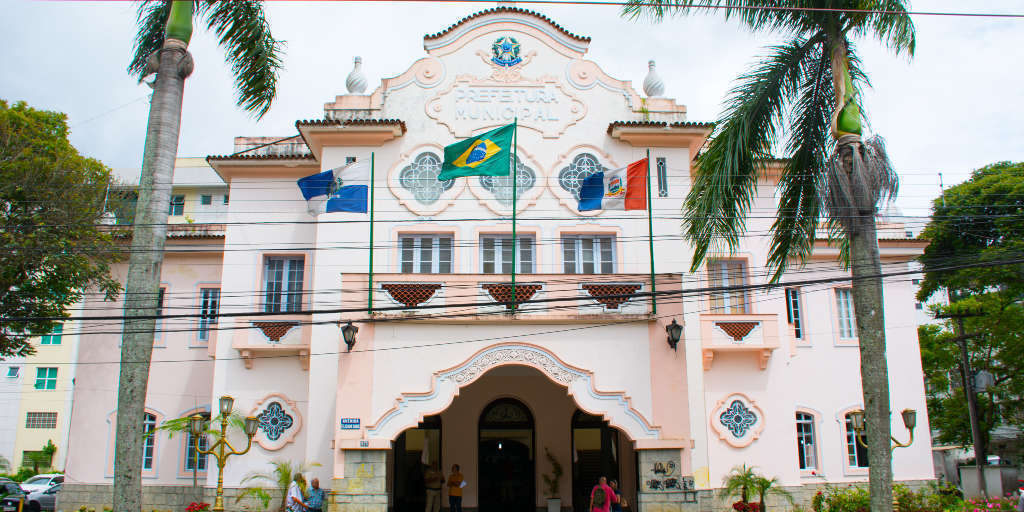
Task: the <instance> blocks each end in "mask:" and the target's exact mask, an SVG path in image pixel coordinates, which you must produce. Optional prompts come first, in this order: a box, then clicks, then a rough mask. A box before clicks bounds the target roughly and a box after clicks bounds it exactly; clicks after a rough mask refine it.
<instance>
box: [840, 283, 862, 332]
mask: <svg viewBox="0 0 1024 512" xmlns="http://www.w3.org/2000/svg"><path fill="white" fill-rule="evenodd" d="M836 311H838V312H839V338H840V339H844V340H852V339H854V338H856V337H857V323H856V321H855V320H854V317H853V292H852V291H851V290H850V289H849V288H836Z"/></svg>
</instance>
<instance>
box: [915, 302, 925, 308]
mask: <svg viewBox="0 0 1024 512" xmlns="http://www.w3.org/2000/svg"><path fill="white" fill-rule="evenodd" d="M914 309H924V304H921V303H920V302H915V303H914Z"/></svg>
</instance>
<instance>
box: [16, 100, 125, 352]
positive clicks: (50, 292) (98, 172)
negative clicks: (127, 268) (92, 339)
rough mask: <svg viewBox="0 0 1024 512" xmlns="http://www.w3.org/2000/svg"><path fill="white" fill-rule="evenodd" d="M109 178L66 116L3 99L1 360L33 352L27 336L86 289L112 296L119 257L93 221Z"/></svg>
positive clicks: (49, 326)
mask: <svg viewBox="0 0 1024 512" xmlns="http://www.w3.org/2000/svg"><path fill="white" fill-rule="evenodd" d="M110 180H111V177H110V169H108V168H107V167H106V166H104V165H103V164H102V163H100V162H99V161H98V160H94V159H92V158H86V157H84V156H82V155H80V154H78V151H77V150H76V149H75V148H74V147H73V146H72V145H71V143H70V142H68V124H67V116H65V115H64V114H61V113H59V112H47V111H43V110H36V109H34V108H32V107H29V106H28V105H26V104H25V103H23V102H18V103H15V104H14V105H8V103H7V102H6V101H3V100H0V357H7V356H23V355H28V354H31V353H32V352H33V350H32V346H31V345H30V344H29V343H28V339H29V338H30V337H32V336H36V335H40V334H46V333H49V332H52V331H53V329H54V328H55V327H56V326H57V325H58V322H57V321H55V320H53V319H54V318H65V317H67V316H68V312H67V311H68V307H70V306H71V305H72V304H74V303H76V302H78V301H80V300H82V297H83V295H84V293H85V291H86V290H88V289H90V288H95V289H98V290H100V291H101V292H102V293H104V294H105V295H106V297H107V299H113V298H115V297H116V296H117V294H118V292H119V291H120V289H121V288H120V285H119V284H118V283H117V282H116V281H114V280H113V279H112V278H111V277H110V264H111V263H113V262H115V261H117V260H118V254H117V253H116V252H111V251H109V245H110V243H111V235H110V233H109V232H107V231H105V230H103V229H101V228H100V227H99V226H98V224H99V221H100V217H101V216H102V214H103V199H104V196H105V191H106V189H107V186H108V185H109V183H110Z"/></svg>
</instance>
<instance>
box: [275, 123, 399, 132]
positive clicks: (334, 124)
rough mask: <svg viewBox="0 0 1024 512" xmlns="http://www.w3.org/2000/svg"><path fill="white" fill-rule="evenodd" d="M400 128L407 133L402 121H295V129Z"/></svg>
mask: <svg viewBox="0 0 1024 512" xmlns="http://www.w3.org/2000/svg"><path fill="white" fill-rule="evenodd" d="M374 125H376V126H398V127H400V128H401V129H402V133H403V134H404V133H405V121H402V120H401V119H348V120H340V119H303V120H299V121H295V127H296V128H300V127H303V126H374Z"/></svg>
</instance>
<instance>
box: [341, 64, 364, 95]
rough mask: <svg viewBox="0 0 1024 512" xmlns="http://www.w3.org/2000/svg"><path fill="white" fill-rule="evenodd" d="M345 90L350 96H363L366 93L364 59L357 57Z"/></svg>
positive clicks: (346, 80)
mask: <svg viewBox="0 0 1024 512" xmlns="http://www.w3.org/2000/svg"><path fill="white" fill-rule="evenodd" d="M345 88H347V89H348V92H349V93H350V94H362V93H363V92H365V91H366V76H365V75H363V58H362V57H356V58H355V63H354V65H353V66H352V72H351V73H349V74H348V78H346V79H345Z"/></svg>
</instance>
